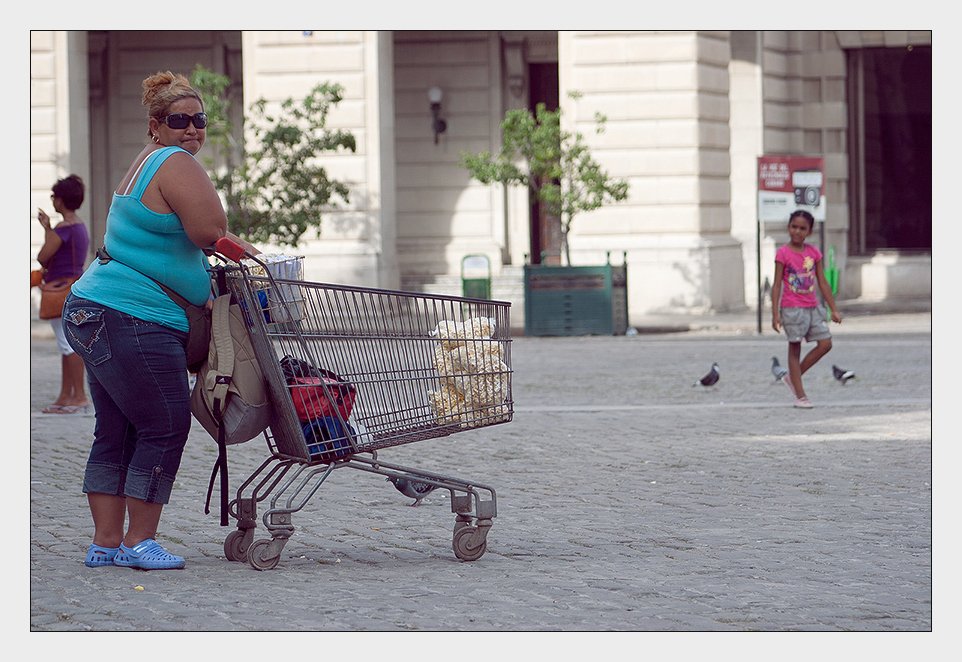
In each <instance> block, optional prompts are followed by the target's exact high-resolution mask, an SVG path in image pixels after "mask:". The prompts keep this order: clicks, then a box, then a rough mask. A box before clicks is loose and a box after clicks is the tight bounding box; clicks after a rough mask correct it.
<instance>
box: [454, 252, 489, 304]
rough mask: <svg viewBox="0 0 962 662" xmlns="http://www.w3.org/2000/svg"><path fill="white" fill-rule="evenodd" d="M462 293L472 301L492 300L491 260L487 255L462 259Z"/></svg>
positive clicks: (475, 255) (476, 255)
mask: <svg viewBox="0 0 962 662" xmlns="http://www.w3.org/2000/svg"><path fill="white" fill-rule="evenodd" d="M461 292H462V296H465V297H470V298H472V299H490V298H491V260H489V259H488V256H487V255H480V254H473V255H465V256H464V257H463V258H461Z"/></svg>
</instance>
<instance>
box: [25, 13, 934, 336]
mask: <svg viewBox="0 0 962 662" xmlns="http://www.w3.org/2000/svg"><path fill="white" fill-rule="evenodd" d="M926 58H927V60H926ZM30 62H31V67H30V68H31V71H30V78H31V99H30V103H31V196H32V203H33V204H32V205H31V209H32V210H33V209H36V207H38V206H40V207H43V206H44V205H48V206H49V198H48V196H49V191H50V186H51V185H52V184H53V183H54V182H55V181H56V180H57V179H58V178H60V177H63V176H65V175H66V174H68V173H77V174H79V175H80V176H82V177H83V178H84V179H85V181H86V182H87V183H88V202H86V203H85V204H84V207H83V208H82V209H81V215H82V216H83V217H84V218H86V219H88V221H89V223H90V230H91V235H92V244H93V245H94V246H96V245H98V242H99V239H100V238H101V237H102V235H103V231H104V219H105V217H106V210H107V206H108V204H109V200H110V194H111V192H112V190H113V188H114V187H115V186H116V183H117V182H118V181H119V180H120V178H121V177H122V175H123V172H124V170H125V169H126V166H127V164H128V163H129V161H130V158H131V157H132V155H133V154H135V153H136V151H137V150H138V149H139V148H140V146H141V145H142V144H143V140H144V139H145V134H144V131H145V129H144V123H145V118H144V109H143V107H142V106H141V105H140V83H141V81H142V80H143V78H144V77H145V76H146V75H147V74H149V73H152V72H154V71H157V70H161V69H171V70H173V71H181V72H184V73H189V71H190V70H191V69H192V68H193V67H194V66H195V65H196V64H201V65H203V66H205V67H207V68H210V69H213V70H215V71H219V72H222V73H225V74H227V75H228V76H229V77H230V78H231V80H232V81H233V85H232V87H231V92H230V94H231V99H232V101H234V102H235V103H234V107H235V112H236V113H237V114H238V115H237V117H236V118H235V119H236V120H237V125H238V126H240V125H241V124H242V122H241V119H242V117H241V115H240V113H241V112H242V109H243V108H245V107H247V106H248V105H249V104H250V103H251V102H253V101H254V100H255V99H258V98H264V99H267V100H268V102H269V103H272V104H278V103H280V102H281V101H282V100H283V99H286V98H288V97H294V98H297V97H298V96H299V95H304V94H305V93H306V92H307V91H308V90H309V89H310V88H311V87H312V86H313V85H315V84H316V83H318V82H324V81H330V82H337V83H340V84H341V85H343V86H344V89H345V98H344V100H343V101H342V102H341V103H340V104H339V105H338V106H337V107H336V108H335V109H334V111H333V113H332V115H331V117H330V122H329V124H330V125H331V126H336V127H337V128H342V129H347V130H349V131H351V132H352V133H353V134H354V135H355V137H356V138H357V145H358V148H357V151H356V152H355V153H348V154H336V155H330V156H327V157H325V158H324V163H325V165H326V167H328V169H329V171H330V172H331V174H332V175H333V176H335V177H337V178H339V179H342V180H345V181H348V182H349V183H350V185H351V191H352V194H351V202H350V205H349V206H347V207H346V208H339V209H332V210H323V212H322V218H323V227H322V230H321V232H320V234H319V235H316V236H315V235H311V236H309V237H307V238H306V241H305V242H304V243H303V244H302V245H301V246H299V247H298V248H297V249H296V252H298V253H300V254H303V255H305V257H306V261H305V262H306V277H307V278H308V279H309V280H317V281H330V282H341V283H348V284H356V285H365V286H376V287H385V288H392V289H396V288H401V289H412V290H428V291H437V292H449V293H460V278H459V276H460V268H461V260H462V259H463V258H464V256H466V255H478V254H481V255H485V256H487V257H488V259H489V261H490V264H491V269H492V276H493V297H494V298H498V299H507V300H510V301H512V302H513V303H515V305H514V306H513V308H512V318H513V321H514V323H516V324H518V325H521V324H523V320H521V319H519V316H520V315H522V314H523V309H524V306H523V297H524V292H523V288H522V285H521V283H522V277H521V272H522V265H524V264H525V263H526V262H528V261H533V262H538V261H541V260H542V259H544V260H546V261H547V260H550V259H551V255H552V248H553V247H554V242H555V237H554V236H553V235H552V233H551V231H550V228H546V227H545V224H544V222H543V219H540V218H539V217H538V216H537V214H533V213H532V211H531V205H530V204H529V202H530V201H529V200H528V195H527V192H526V191H524V190H515V189H509V190H503V189H502V188H501V187H500V186H489V185H483V184H480V183H479V182H477V181H472V180H471V179H470V177H469V176H468V174H467V172H466V170H465V169H464V168H463V167H461V166H460V157H461V154H462V153H463V152H465V151H480V150H490V151H495V150H497V149H498V146H499V140H500V132H499V124H500V120H501V119H502V117H503V115H504V112H505V110H506V109H508V108H514V107H527V106H532V105H533V104H534V103H535V102H537V101H539V100H540V101H545V102H546V103H549V105H550V104H552V103H554V104H557V105H558V106H560V107H561V108H562V111H563V115H562V117H563V121H564V122H565V124H566V128H568V129H570V130H576V131H579V132H581V133H582V134H583V135H584V136H585V138H586V140H587V141H588V143H589V145H590V146H591V148H592V153H593V154H594V156H595V157H596V159H597V160H598V161H599V162H601V163H602V165H603V166H604V168H605V169H606V170H607V171H608V172H609V173H610V174H612V175H613V176H616V177H619V178H624V179H626V180H627V181H628V182H629V185H630V190H629V195H628V198H627V200H625V201H623V202H620V203H616V204H612V205H609V206H606V207H603V208H602V209H599V210H597V211H594V212H591V213H589V214H585V215H583V216H581V217H578V218H577V219H576V221H575V224H574V227H573V229H572V233H571V236H570V244H571V249H572V262H573V263H574V264H596V263H599V262H601V263H603V262H604V261H606V260H609V259H610V260H611V261H612V262H617V263H620V262H621V261H622V260H623V259H624V260H626V261H627V264H628V295H629V316H630V319H631V318H637V317H639V316H643V315H646V314H650V313H661V312H681V313H685V312H688V313H705V312H724V311H734V310H744V309H745V308H746V307H749V308H751V307H754V306H756V305H757V300H758V298H757V295H758V291H759V286H758V285H759V283H762V282H764V281H765V280H766V279H768V280H770V278H771V276H772V274H773V272H774V265H773V258H774V252H775V249H776V247H777V245H778V244H780V243H782V242H784V241H785V240H786V238H787V237H786V234H785V227H784V224H781V223H778V224H771V223H762V224H759V223H758V222H757V210H756V200H757V165H756V162H757V158H758V157H759V156H761V155H766V154H789V155H808V156H817V157H821V158H822V159H823V160H824V168H825V173H824V175H825V186H824V194H825V198H826V201H827V210H826V220H825V223H824V228H820V229H819V232H818V234H817V235H816V236H815V237H813V240H816V241H820V242H821V243H822V244H823V245H824V246H826V247H827V246H831V247H832V248H833V249H834V252H835V255H836V259H837V262H838V266H839V268H840V272H841V275H840V292H839V295H838V296H839V298H841V299H863V300H872V301H883V300H889V299H893V298H915V299H917V298H928V297H930V296H931V285H930V283H931V275H930V274H931V222H932V219H931V195H930V190H931V33H930V32H912V31H901V32H900V31H889V32H872V31H832V30H821V31H803V32H785V31H669V32H641V31H638V32H632V31H619V32H587V31H585V32H579V31H563V32H546V31H530V32H518V31H473V32H472V31H456V32H444V31H425V32H417V31H396V32H391V31H360V32H325V31H291V32H274V31H188V32H162V31H160V32H158V31H143V32H141V31H66V32H57V31H35V32H33V33H31V61H30ZM926 62H927V67H928V68H927V76H928V79H927V81H926V80H925V75H926V74H925V72H926V68H925V67H926ZM433 87H436V88H439V89H440V90H441V92H442V101H441V111H440V112H441V116H442V117H443V119H444V120H445V123H446V129H445V130H444V132H443V133H440V134H438V135H435V133H434V131H433V127H432V116H431V111H430V107H429V100H428V97H427V92H428V90H429V89H431V88H433ZM925 90H928V99H927V100H926V99H925V98H924V97H925ZM572 93H576V94H575V95H574V96H572ZM926 101H927V107H926ZM926 112H927V113H928V114H927V116H926ZM596 113H602V114H603V115H604V116H605V117H606V118H607V125H606V130H605V131H604V132H603V133H601V134H596V133H595V131H594V127H595V121H594V118H595V115H596ZM926 122H927V123H928V124H927V127H928V133H929V143H928V150H929V151H928V153H927V154H926V153H925V151H924V145H921V147H919V146H918V145H919V141H922V142H924V128H925V126H926V124H925V123H926ZM920 125H921V128H922V129H923V130H921V131H917V130H915V129H917V128H918V127H919V126H920ZM893 127H894V128H893ZM893 132H894V137H893V135H892V134H893ZM896 139H898V140H900V141H903V142H901V144H902V145H903V146H904V145H905V142H904V141H905V140H908V141H910V143H909V144H910V145H912V146H915V147H916V148H914V149H912V150H903V152H908V151H910V152H911V153H910V154H900V155H899V156H897V157H892V156H891V154H892V149H893V146H891V145H888V144H887V141H888V142H891V140H896ZM912 141H914V142H912ZM202 155H203V152H202ZM893 158H896V159H902V160H900V161H898V163H896V164H894V165H890V164H891V163H892V160H893ZM893 171H894V174H893ZM900 177H902V178H905V177H908V178H910V179H911V181H910V182H909V184H911V185H912V186H913V187H914V188H915V189H919V190H921V191H922V193H925V191H926V190H925V188H924V187H925V185H926V184H927V185H928V186H929V189H928V192H929V195H928V199H927V200H926V199H924V198H925V196H924V195H923V196H922V197H919V198H918V199H911V200H907V201H900V199H896V198H890V197H887V196H888V195H889V194H887V193H886V190H887V189H886V187H887V186H891V185H892V182H893V181H894V180H898V178H900ZM900 204H901V205H903V207H897V206H898V205H900ZM926 204H927V207H926ZM891 205H896V207H897V209H898V213H897V215H898V219H893V218H892V213H891V211H890V209H891V208H892V206H891ZM896 221H897V222H896ZM786 222H787V219H786ZM34 225H35V226H38V224H34ZM41 241H42V236H41V233H40V231H39V226H38V227H34V232H33V235H32V237H31V247H30V250H31V255H32V256H35V255H36V252H37V250H38V248H39V245H40V243H41ZM265 249H270V247H265ZM278 250H287V251H290V249H288V248H278ZM759 264H760V265H761V273H759V269H758V265H759Z"/></svg>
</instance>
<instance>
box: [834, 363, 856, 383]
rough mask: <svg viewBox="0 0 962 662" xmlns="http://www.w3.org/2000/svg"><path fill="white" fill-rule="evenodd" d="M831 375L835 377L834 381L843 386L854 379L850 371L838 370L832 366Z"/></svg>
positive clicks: (853, 374)
mask: <svg viewBox="0 0 962 662" xmlns="http://www.w3.org/2000/svg"><path fill="white" fill-rule="evenodd" d="M832 374H833V375H835V379H837V380H838V381H840V382H842V385H843V386H844V385H845V383H846V382H848V380H850V379H855V373H854V372H852V371H851V370H844V369H842V368H839V367H838V366H837V365H833V366H832Z"/></svg>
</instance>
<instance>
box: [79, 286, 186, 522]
mask: <svg viewBox="0 0 962 662" xmlns="http://www.w3.org/2000/svg"><path fill="white" fill-rule="evenodd" d="M62 319H63V328H64V333H65V335H66V336H67V342H69V343H70V346H71V347H72V348H73V350H74V351H75V352H76V353H77V355H78V356H80V357H81V358H83V360H84V364H85V365H86V367H87V382H88V384H89V385H90V397H91V400H93V404H94V409H95V411H96V423H95V425H94V440H93V444H92V446H91V448H90V456H89V457H88V459H87V468H86V471H85V472H84V482H83V491H84V493H88V494H89V493H91V492H93V493H99V494H110V495H115V496H129V497H134V498H137V499H141V500H143V501H146V502H147V503H162V504H165V503H167V502H168V501H169V500H170V491H171V488H172V487H173V484H174V478H176V476H177V470H178V469H179V468H180V459H181V456H182V455H183V453H184V446H185V445H186V443H187V435H188V434H189V432H190V392H189V389H188V385H187V356H186V353H185V349H184V348H185V346H186V342H187V334H186V333H185V332H183V331H179V330H177V329H173V328H171V327H168V326H164V325H162V324H157V323H156V322H147V321H144V320H142V319H138V318H136V317H133V316H131V315H128V314H126V313H122V312H120V311H117V310H115V309H113V308H109V307H107V306H105V305H103V304H100V303H96V302H94V301H90V300H89V299H82V298H80V297H77V296H75V295H73V294H71V295H70V296H69V297H68V298H67V302H66V304H65V305H64V309H63V316H62Z"/></svg>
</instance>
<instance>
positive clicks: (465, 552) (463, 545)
mask: <svg viewBox="0 0 962 662" xmlns="http://www.w3.org/2000/svg"><path fill="white" fill-rule="evenodd" d="M458 524H460V522H459V523H456V524H455V526H456V527H457V525H458ZM479 539H480V543H479ZM452 547H454V555H455V556H457V557H458V558H459V559H461V560H462V561H477V560H478V559H480V558H481V557H482V556H484V553H485V551H487V549H488V543H487V541H486V540H484V539H483V538H480V536H479V535H478V527H476V526H461V527H460V528H458V529H457V530H456V531H455V532H454V541H453V544H452Z"/></svg>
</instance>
